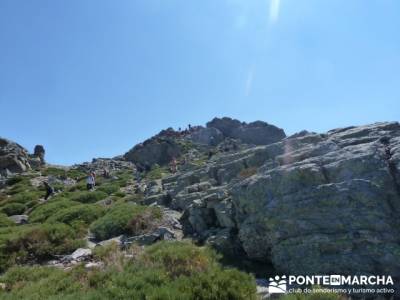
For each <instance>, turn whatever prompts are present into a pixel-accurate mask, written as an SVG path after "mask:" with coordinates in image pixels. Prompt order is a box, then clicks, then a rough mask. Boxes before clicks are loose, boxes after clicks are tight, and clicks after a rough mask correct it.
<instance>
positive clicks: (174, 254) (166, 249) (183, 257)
mask: <svg viewBox="0 0 400 300" xmlns="http://www.w3.org/2000/svg"><path fill="white" fill-rule="evenodd" d="M141 259H142V261H144V262H145V263H146V265H147V266H150V267H156V268H162V269H163V270H164V271H165V272H166V273H167V274H168V276H170V277H173V278H177V277H179V276H182V275H184V276H191V275H193V274H196V273H198V272H205V271H207V270H209V269H211V268H213V267H215V266H216V263H217V260H218V259H219V256H218V255H217V254H216V253H215V251H213V250H211V249H210V248H207V247H195V246H194V245H193V244H192V243H189V242H181V243H176V242H170V241H164V242H159V243H156V244H154V245H151V246H149V247H148V248H147V249H146V251H145V253H144V254H143V255H142V257H141Z"/></svg>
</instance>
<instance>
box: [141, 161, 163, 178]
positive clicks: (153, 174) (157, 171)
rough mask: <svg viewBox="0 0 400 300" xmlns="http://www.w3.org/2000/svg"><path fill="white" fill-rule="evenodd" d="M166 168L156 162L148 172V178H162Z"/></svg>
mask: <svg viewBox="0 0 400 300" xmlns="http://www.w3.org/2000/svg"><path fill="white" fill-rule="evenodd" d="M165 172H166V171H165V169H163V168H161V167H160V166H159V165H157V164H155V165H154V166H153V167H152V168H151V170H150V171H149V172H147V174H146V178H147V179H149V180H156V179H161V178H162V177H163V173H165Z"/></svg>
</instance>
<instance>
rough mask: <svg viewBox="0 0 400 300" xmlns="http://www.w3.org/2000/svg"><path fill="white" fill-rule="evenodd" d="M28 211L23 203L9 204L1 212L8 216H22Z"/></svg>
mask: <svg viewBox="0 0 400 300" xmlns="http://www.w3.org/2000/svg"><path fill="white" fill-rule="evenodd" d="M25 210H26V206H25V205H24V204H22V203H8V204H6V205H4V206H3V207H2V208H1V210H0V211H1V212H3V213H5V214H6V215H7V216H12V215H22V214H23V213H24V211H25Z"/></svg>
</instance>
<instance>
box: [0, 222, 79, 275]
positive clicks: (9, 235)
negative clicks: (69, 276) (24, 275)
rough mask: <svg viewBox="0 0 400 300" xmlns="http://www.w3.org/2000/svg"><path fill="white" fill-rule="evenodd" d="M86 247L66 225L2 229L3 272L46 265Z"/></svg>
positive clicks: (0, 259) (0, 267)
mask: <svg viewBox="0 0 400 300" xmlns="http://www.w3.org/2000/svg"><path fill="white" fill-rule="evenodd" d="M82 245H83V241H81V240H79V239H77V236H76V233H75V231H74V230H73V229H72V228H71V227H70V226H68V225H65V224H41V225H22V226H16V227H5V228H1V229H0V271H4V270H5V269H6V268H7V267H10V266H12V265H15V264H22V263H27V262H30V261H42V260H44V259H49V258H52V257H53V255H58V254H66V253H70V252H72V251H73V250H75V249H76V248H78V247H80V246H82Z"/></svg>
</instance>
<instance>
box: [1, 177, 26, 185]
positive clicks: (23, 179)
mask: <svg viewBox="0 0 400 300" xmlns="http://www.w3.org/2000/svg"><path fill="white" fill-rule="evenodd" d="M17 183H20V184H25V185H30V180H29V177H27V176H20V175H17V176H14V177H11V178H9V179H7V182H6V184H7V185H8V186H13V185H14V184H17Z"/></svg>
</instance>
